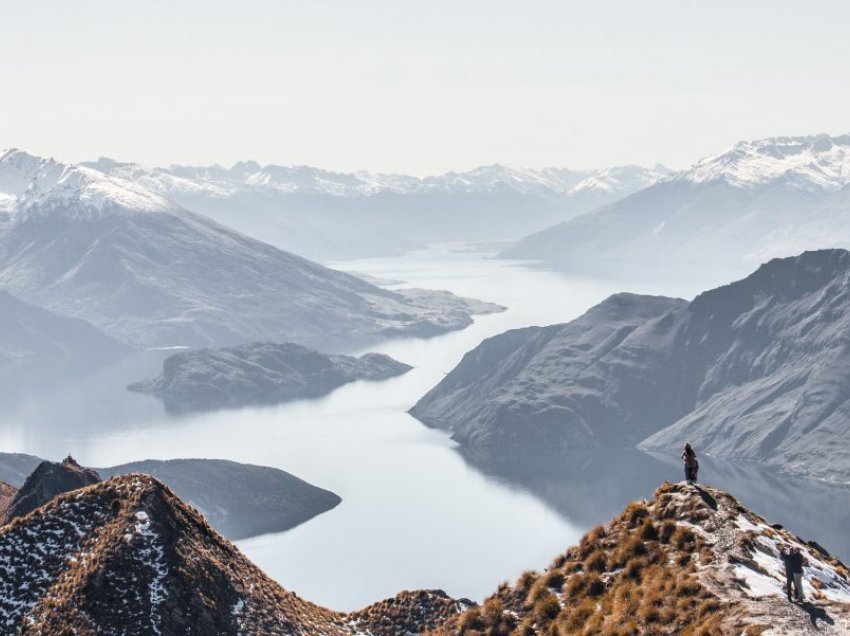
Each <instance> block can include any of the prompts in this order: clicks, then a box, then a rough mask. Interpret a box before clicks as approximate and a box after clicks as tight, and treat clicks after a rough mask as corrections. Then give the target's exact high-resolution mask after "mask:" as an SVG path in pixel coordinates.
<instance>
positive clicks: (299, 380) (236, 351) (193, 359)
mask: <svg viewBox="0 0 850 636" xmlns="http://www.w3.org/2000/svg"><path fill="white" fill-rule="evenodd" d="M411 368H412V367H411V366H409V365H407V364H404V363H402V362H398V361H397V360H393V359H392V358H390V357H389V356H385V355H382V354H379V353H369V354H366V355H363V356H361V357H359V358H355V357H352V356H343V355H330V354H324V353H319V352H318V351H314V350H312V349H307V348H306V347H302V346H300V345H295V344H277V343H273V342H253V343H249V344H245V345H239V346H237V347H227V348H224V349H200V350H196V351H181V352H180V353H175V354H173V355H171V356H169V357H168V358H166V359H165V360H164V361H163V363H162V374H161V375H159V376H158V377H156V378H154V379H153V380H147V381H143V382H137V383H135V384H131V385H130V386H128V387H127V388H128V389H129V390H130V391H136V392H139V393H149V394H151V395H155V396H157V397H159V398H161V399H162V400H163V402H164V403H165V406H166V408H167V409H168V410H170V411H173V412H188V411H198V410H200V411H203V410H213V409H220V408H235V407H240V406H248V405H252V404H255V405H263V404H277V403H279V402H285V401H287V400H295V399H299V398H309V397H318V396H321V395H325V394H327V393H330V392H331V391H333V390H334V389H336V388H338V387H340V386H342V385H344V384H348V383H349V382H354V381H355V380H385V379H387V378H391V377H394V376H397V375H401V374H402V373H406V372H407V371H409V370H410V369H411Z"/></svg>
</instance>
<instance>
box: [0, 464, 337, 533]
mask: <svg viewBox="0 0 850 636" xmlns="http://www.w3.org/2000/svg"><path fill="white" fill-rule="evenodd" d="M80 471H84V474H87V475H90V476H91V477H94V476H103V477H104V478H108V477H114V476H118V475H126V474H128V473H136V472H140V473H145V474H147V475H151V476H153V477H155V478H156V479H159V480H161V481H162V482H164V483H165V484H166V485H168V487H169V488H172V489H173V490H174V491H175V492H176V493H177V495H178V496H179V497H181V498H182V499H183V500H184V501H186V502H187V503H189V504H190V505H192V506H194V507H196V508H197V509H198V510H199V511H200V512H201V514H203V515H204V516H205V517H206V518H207V519H208V520H209V522H210V524H212V526H213V527H214V528H215V529H216V530H218V531H219V532H221V533H222V534H224V535H225V536H227V537H228V538H230V539H232V540H237V539H245V538H247V537H253V536H256V535H259V534H265V533H268V532H284V531H285V530H289V529H291V528H294V527H295V526H298V525H300V524H302V523H304V522H306V521H308V520H310V519H312V518H313V517H315V516H316V515H320V514H322V513H324V512H327V511H328V510H331V509H332V508H335V507H336V506H337V505H339V503H340V501H341V499H340V498H339V497H338V496H337V495H336V494H334V493H332V492H330V491H328V490H324V489H322V488H318V487H317V486H314V485H312V484H309V483H307V482H306V481H304V480H302V479H299V478H298V477H295V476H294V475H291V474H289V473H287V472H285V471H282V470H278V469H277V468H271V467H268V466H254V465H252V464H240V463H237V462H231V461H227V460H224V459H169V460H156V459H145V460H141V461H136V462H131V463H129V464H122V465H120V466H110V467H109V468H97V469H92V470H91V471H88V469H82V468H80V467H79V466H76V465H75V464H74V465H70V464H68V463H67V462H65V463H62V464H56V463H53V462H50V461H46V460H42V459H40V458H38V457H34V456H32V455H22V454H13V453H0V480H2V481H0V521H2V519H3V513H4V512H5V507H3V505H2V503H3V497H4V496H8V495H9V494H11V496H14V495H15V492H17V489H18V488H20V489H21V491H22V492H23V494H22V497H26V498H27V500H28V501H30V504H31V505H30V506H29V507H30V508H34V507H37V506H39V505H42V504H44V503H46V502H48V501H50V500H51V499H52V498H53V497H55V496H56V495H58V494H60V493H62V492H67V491H68V490H72V489H74V488H77V487H79V486H80V483H79V480H78V479H76V478H75V475H77V473H79V472H80ZM86 471H87V472H86ZM31 473H32V475H31ZM66 473H67V474H66ZM45 475H47V477H45ZM57 475H58V477H59V478H61V479H59V478H57ZM69 475H70V478H68V476H69ZM3 482H8V488H5V489H4V487H3ZM25 482H26V486H25ZM9 489H11V490H9ZM9 499H10V501H11V497H10V498H9ZM10 501H9V502H10ZM9 502H7V504H6V506H7V507H8V503H9Z"/></svg>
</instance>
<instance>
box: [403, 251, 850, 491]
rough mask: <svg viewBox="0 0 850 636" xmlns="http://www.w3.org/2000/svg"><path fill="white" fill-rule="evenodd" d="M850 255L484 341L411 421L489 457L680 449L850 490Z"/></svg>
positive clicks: (831, 254)
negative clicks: (587, 449) (845, 484)
mask: <svg viewBox="0 0 850 636" xmlns="http://www.w3.org/2000/svg"><path fill="white" fill-rule="evenodd" d="M848 332H850V253H848V252H846V251H844V250H822V251H817V252H806V253H804V254H802V255H801V256H798V257H793V258H786V259H775V260H772V261H770V262H769V263H767V264H766V265H763V266H762V267H760V268H759V269H758V270H757V271H756V272H755V273H753V274H751V275H750V276H748V277H747V278H745V279H743V280H741V281H738V282H736V283H733V284H731V285H726V286H724V287H720V288H718V289H714V290H712V291H709V292H705V293H703V294H700V295H699V296H697V297H696V298H695V299H694V300H693V301H692V302H690V303H688V302H686V301H683V300H677V299H671V298H661V297H651V296H638V295H632V294H618V295H616V296H613V297H611V298H609V299H608V300H606V301H604V302H603V303H601V304H600V305H598V306H596V307H594V308H592V309H591V310H589V311H588V312H587V313H586V314H585V315H584V316H581V317H580V318H578V319H576V320H574V321H573V322H571V323H567V324H563V325H553V326H551V327H532V328H528V329H520V330H514V331H509V332H507V333H505V334H502V335H500V336H496V337H494V338H490V339H489V340H485V341H484V342H483V343H482V344H481V345H480V346H479V347H477V348H476V349H474V350H472V351H471V352H469V353H467V354H466V355H465V356H464V358H463V360H462V361H461V362H460V364H459V365H458V366H457V367H456V368H455V369H454V370H453V371H452V372H451V373H449V374H448V375H447V376H446V377H445V379H444V380H442V381H441V382H440V383H439V384H438V385H437V386H436V387H435V388H434V389H432V390H431V391H430V392H429V393H428V394H427V395H425V396H424V397H423V398H422V399H421V400H420V401H419V402H418V403H417V404H416V405H415V406H414V407H413V409H412V410H411V413H412V414H413V415H414V416H415V417H417V418H419V419H420V420H422V421H423V422H425V423H427V424H429V425H432V426H439V427H441V428H446V429H448V430H450V431H451V432H452V433H453V437H454V438H455V439H457V440H458V441H460V442H461V443H464V444H468V445H472V446H476V445H480V446H487V447H491V448H501V449H505V448H509V447H513V446H517V447H521V446H526V447H552V446H555V447H558V446H560V447H581V446H612V445H613V446H629V445H634V444H637V443H639V442H641V441H642V440H643V439H644V438H646V437H649V439H647V440H646V441H645V442H643V444H642V446H643V447H645V448H664V449H670V448H678V447H679V446H681V445H682V444H683V443H684V442H685V441H690V442H691V443H694V444H695V445H696V448H697V449H698V451H700V452H706V453H710V454H712V455H715V456H718V457H725V458H736V459H746V460H751V461H758V462H761V463H763V464H766V465H768V466H771V467H773V468H779V469H781V470H784V471H789V472H795V473H802V474H806V475H810V476H816V477H820V478H825V479H829V480H835V481H850V453H848V452H846V451H845V450H844V449H846V448H848V441H850V438H848V435H850V428H848V427H847V426H846V422H847V420H848V419H850V371H848V370H850V346H848V344H847V337H846V334H847V333H848Z"/></svg>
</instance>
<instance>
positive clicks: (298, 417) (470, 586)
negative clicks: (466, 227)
mask: <svg viewBox="0 0 850 636" xmlns="http://www.w3.org/2000/svg"><path fill="white" fill-rule="evenodd" d="M331 265H332V266H333V267H335V268H336V269H341V270H345V271H357V272H365V273H367V274H371V275H374V276H377V277H380V278H384V279H392V280H395V281H404V283H402V284H399V286H416V287H430V288H434V289H449V290H451V291H453V292H454V293H456V294H461V295H466V294H470V293H472V292H473V291H475V293H476V296H477V297H480V298H483V299H486V300H490V301H493V302H498V303H500V304H502V305H504V306H506V307H508V309H507V311H505V312H502V313H495V314H490V315H486V316H479V317H477V318H476V319H475V322H474V323H473V324H472V325H471V326H470V327H468V328H467V329H464V330H461V331H455V332H452V333H449V334H445V335H442V336H438V337H436V338H430V339H418V338H396V339H392V340H389V341H386V342H384V343H382V344H380V345H379V346H377V347H370V348H369V349H368V350H376V351H379V352H381V353H384V354H386V355H389V356H390V357H392V358H394V359H396V360H398V361H400V362H404V363H406V364H410V365H412V366H413V367H414V368H413V369H412V370H410V371H409V372H407V373H406V374H404V375H402V376H399V377H396V378H392V379H389V380H385V381H380V382H374V383H371V382H354V383H352V384H349V385H346V386H343V387H341V388H339V389H337V390H335V391H334V392H333V393H331V394H330V395H327V396H325V397H321V398H318V399H311V400H299V401H295V402H290V403H286V404H282V405H279V406H272V407H266V408H253V407H252V408H243V409H239V410H229V411H222V412H216V413H204V414H195V415H186V416H180V417H174V416H170V415H168V414H167V413H166V412H165V410H164V408H163V406H162V404H161V403H160V402H159V401H158V400H156V399H154V398H152V397H150V396H146V395H139V394H134V393H130V392H127V391H126V390H125V386H126V385H127V384H129V383H131V382H134V381H138V380H139V379H142V378H146V377H153V376H155V375H157V374H158V373H159V372H160V370H161V365H162V360H163V359H164V358H166V357H167V356H168V355H170V354H171V353H172V352H169V351H151V352H140V353H134V354H131V355H130V356H129V357H127V358H124V359H123V360H122V361H120V362H117V363H116V362H110V363H109V364H108V365H106V366H105V367H104V366H97V365H94V366H93V368H89V369H87V370H86V369H79V368H74V369H73V370H71V371H67V372H64V373H63V372H62V367H61V366H57V367H55V368H53V369H52V372H53V373H54V374H55V379H54V380H53V381H51V386H50V390H49V391H48V392H47V393H45V392H44V391H41V388H43V387H39V390H38V391H37V390H36V386H37V383H34V382H33V381H31V380H28V379H27V374H26V373H23V372H21V373H18V374H16V375H15V377H7V378H5V380H4V381H5V382H6V384H5V386H8V387H10V389H11V390H10V394H11V395H12V396H14V397H13V398H12V399H11V400H9V401H6V402H4V404H3V405H2V406H0V409H2V410H0V419H2V421H3V422H4V426H3V429H2V433H0V435H2V438H0V439H2V443H3V444H4V448H5V449H8V450H27V451H28V452H33V453H36V454H39V455H42V456H46V457H62V456H64V455H65V454H67V453H68V452H69V451H70V452H72V453H73V455H74V456H75V457H77V458H78V459H79V460H80V461H81V462H83V463H85V464H86V465H93V466H104V465H113V464H120V463H125V462H130V461H134V460H137V459H139V458H140V457H151V458H158V459H169V458H178V457H203V456H205V457H220V458H226V459H230V460H234V461H239V462H247V463H252V464H257V465H265V466H274V467H277V468H280V469H282V470H285V471H288V472H291V473H293V474H295V475H298V476H299V477H301V478H303V479H305V480H307V481H308V482H310V483H314V484H318V485H321V486H322V487H324V488H327V489H329V490H331V491H333V492H335V493H337V494H338V495H339V496H340V497H341V498H342V503H341V504H340V505H339V506H337V507H336V508H334V509H333V510H331V511H329V512H326V513H324V514H323V515H320V516H319V517H316V518H314V519H312V520H311V521H309V522H307V523H305V524H303V525H301V526H299V527H297V528H294V529H293V530H290V531H288V532H285V533H278V534H270V535H264V536H260V537H256V538H253V539H247V540H243V541H240V542H239V546H240V548H241V549H242V550H243V551H244V552H245V554H246V555H247V556H248V557H249V558H250V559H251V560H252V561H254V562H255V563H257V564H258V565H259V566H260V567H261V568H262V569H263V570H264V571H265V572H267V573H268V574H269V575H270V576H271V577H273V578H274V579H275V580H277V581H278V582H280V583H281V584H282V585H284V586H285V587H286V588H287V589H292V590H295V591H297V592H298V593H299V594H301V595H303V596H304V597H305V598H309V599H311V600H313V601H316V602H319V603H322V604H324V605H327V606H329V607H331V608H333V609H339V610H346V609H357V608H360V607H363V606H365V605H367V604H369V603H372V602H374V601H375V600H377V599H380V598H388V597H391V596H393V595H395V594H396V593H398V592H399V590H402V589H421V588H434V587H438V588H441V589H445V590H446V592H448V593H449V594H450V595H451V596H453V597H455V598H460V597H469V598H472V599H473V600H481V598H483V595H485V594H489V593H490V592H492V590H493V589H494V588H495V586H496V585H497V584H498V583H499V582H500V581H502V580H507V579H511V580H512V579H514V578H515V577H517V576H518V575H519V574H520V573H521V572H522V571H524V570H526V569H528V568H529V567H543V566H544V565H545V564H546V563H547V562H548V561H549V560H550V559H551V556H552V555H553V554H557V553H558V552H559V551H561V550H562V549H563V548H564V546H566V545H569V544H571V543H573V542H575V541H576V540H577V539H578V538H579V537H580V536H581V534H582V533H583V532H584V531H585V530H586V529H587V528H589V527H591V526H593V525H596V524H597V523H599V522H600V521H601V520H603V519H606V518H608V517H610V516H612V515H614V514H616V513H617V512H618V511H619V510H621V509H622V508H623V506H625V505H626V504H627V503H628V502H629V501H631V500H633V499H635V498H640V497H647V496H649V495H651V493H652V491H653V490H654V489H655V488H656V487H657V486H658V485H659V484H660V483H661V482H662V481H663V480H665V479H670V480H678V479H679V478H680V474H681V467H680V462H679V459H678V453H675V452H674V453H664V454H661V455H651V454H647V453H644V452H641V451H637V450H631V451H627V450H624V451H596V452H594V453H593V454H588V453H586V452H584V453H569V452H565V453H555V454H552V455H546V454H539V453H538V454H532V455H531V456H530V457H526V458H523V457H521V456H516V457H494V456H492V455H490V456H488V455H487V454H486V453H477V452H468V451H466V450H464V449H462V448H458V447H457V445H456V444H455V443H454V442H452V441H450V440H449V439H448V436H447V435H446V434H445V433H444V432H442V431H436V430H430V429H427V428H425V427H423V426H422V425H421V424H420V423H419V422H417V421H416V420H415V419H413V418H412V417H411V416H410V415H408V414H407V412H406V411H407V410H408V409H410V407H411V406H413V404H414V403H415V402H416V401H417V400H419V399H420V398H421V397H422V396H423V395H424V394H425V393H426V392H427V391H428V390H430V389H431V388H432V387H433V386H434V385H436V384H437V382H438V381H439V380H440V379H441V378H442V377H444V375H445V374H446V373H448V372H449V371H451V369H452V368H454V366H455V365H456V364H457V363H458V362H459V361H460V359H461V357H462V356H463V355H464V354H465V353H466V352H467V351H469V350H471V349H473V348H474V347H475V346H476V345H477V344H478V343H479V342H480V341H481V340H482V339H483V338H485V337H489V336H494V335H497V334H499V333H502V332H503V331H505V330H507V329H510V328H514V327H525V326H527V325H529V324H553V323H557V322H563V321H565V320H569V319H572V318H576V317H578V316H579V315H580V314H581V313H583V312H584V311H585V310H586V309H587V308H589V307H591V306H593V305H595V304H597V303H598V302H600V301H602V300H603V299H604V298H606V297H607V296H609V295H610V294H612V293H614V292H618V291H622V290H623V289H624V286H623V285H622V284H620V283H619V282H617V281H605V280H594V279H591V278H585V277H578V276H573V277H569V276H564V275H561V274H556V273H550V272H545V271H541V270H537V269H533V268H529V267H527V264H526V263H523V262H510V261H508V262H505V261H501V260H494V259H492V258H489V255H487V254H479V253H474V252H448V251H429V252H418V253H413V254H409V255H407V256H406V257H404V258H394V257H387V258H375V259H366V260H358V261H346V262H337V263H331ZM632 291H635V292H643V293H653V294H668V295H673V296H679V297H685V298H687V297H691V296H692V295H694V294H696V293H697V292H699V291H702V288H701V287H697V286H696V285H693V286H691V287H688V286H677V285H665V284H661V283H658V284H656V285H646V286H643V287H641V288H633V289H632ZM365 352H366V349H362V350H359V349H353V350H351V351H349V352H348V353H351V354H355V355H359V354H361V353H365ZM32 373H33V374H36V375H37V377H42V376H41V374H40V373H36V372H35V371H33V372H32ZM59 411H61V412H62V413H63V417H62V418H61V420H57V419H56V417H55V413H57V412H59ZM698 450H699V449H698ZM612 467H616V469H612ZM703 472H704V477H705V480H706V481H707V482H708V483H711V484H713V485H716V486H718V487H721V488H725V489H728V490H730V491H731V492H733V493H735V495H736V496H737V497H739V498H740V499H741V501H742V502H743V503H744V504H745V505H748V506H750V507H751V508H752V509H753V510H755V511H756V512H759V513H760V514H764V515H766V516H769V517H771V518H772V519H774V520H776V521H781V522H782V523H783V524H785V525H786V527H788V528H789V529H791V530H792V531H795V532H798V533H799V534H801V536H805V537H812V538H817V539H818V541H819V542H820V543H822V544H823V545H825V546H826V547H827V548H828V549H830V550H831V551H833V552H834V553H835V554H837V555H838V556H839V557H842V558H846V557H847V556H848V555H850V543H848V542H847V538H846V535H845V532H844V528H845V527H846V524H847V523H848V522H850V519H848V518H847V515H846V511H847V510H850V492H848V490H846V489H845V488H843V487H840V486H829V485H826V484H820V483H818V482H812V481H809V480H804V479H797V478H788V477H776V476H775V475H774V474H773V473H771V472H769V471H765V470H763V469H760V468H759V467H758V466H753V465H749V464H742V465H735V464H730V463H727V462H713V461H712V460H711V459H710V458H703ZM800 501H805V502H806V503H807V504H811V505H807V506H806V507H802V508H801V507H798V506H797V502H800ZM475 502H487V503H486V505H479V504H476V503H475ZM530 537H534V540H533V541H532V540H530ZM352 544H356V545H358V550H357V551H352V550H351V549H350V547H349V546H350V545H352ZM400 564H403V565H400ZM364 572H368V576H366V575H364Z"/></svg>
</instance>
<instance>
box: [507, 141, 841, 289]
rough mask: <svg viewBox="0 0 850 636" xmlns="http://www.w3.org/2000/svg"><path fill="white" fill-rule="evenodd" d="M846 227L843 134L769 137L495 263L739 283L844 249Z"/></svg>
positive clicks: (539, 236)
mask: <svg viewBox="0 0 850 636" xmlns="http://www.w3.org/2000/svg"><path fill="white" fill-rule="evenodd" d="M848 221H850V135H844V136H838V137H829V136H827V135H818V136H812V137H777V138H771V139H764V140H759V141H748V142H741V143H738V144H736V145H735V146H733V147H732V148H730V149H728V150H726V151H724V152H722V153H720V154H717V155H712V156H709V157H706V158H705V159H702V160H700V161H699V162H697V163H696V164H694V165H693V166H692V167H691V168H689V169H687V170H685V171H682V172H680V173H676V174H674V175H671V176H669V177H667V178H665V179H662V180H660V181H659V182H658V183H655V184H654V185H651V186H649V187H648V188H645V189H643V190H641V191H638V192H635V193H634V194H632V195H630V196H628V197H626V198H623V199H621V200H619V201H616V202H614V203H611V204H610V205H606V206H603V207H600V208H599V209H598V210H594V211H592V212H590V213H588V214H585V215H582V216H579V217H577V218H574V219H572V220H570V221H567V222H565V223H562V224H559V225H556V226H553V227H550V228H548V229H545V230H543V231H541V232H538V233H536V234H532V235H530V236H528V237H526V238H525V239H523V240H521V241H520V242H519V243H517V244H516V245H515V246H513V247H512V248H510V249H508V250H506V251H505V252H504V254H503V255H504V256H507V257H518V258H532V259H539V260H543V261H546V262H548V263H550V264H552V265H554V266H557V267H561V268H567V269H578V268H588V267H593V268H596V269H598V268H599V267H604V268H607V269H609V270H611V271H613V272H615V273H622V272H626V271H631V272H634V271H635V270H636V269H637V270H641V271H644V272H645V271H651V272H653V273H658V272H663V271H665V270H666V271H667V272H668V273H669V272H681V271H682V269H683V267H687V266H692V267H694V268H697V267H698V268H701V269H703V270H706V271H712V270H715V271H717V272H718V273H719V275H720V276H729V275H741V274H743V273H744V272H745V271H748V270H749V269H751V268H752V267H753V266H755V265H756V264H757V263H759V262H762V261H764V260H766V259H768V258H772V257H776V256H788V255H791V254H795V253H799V252H800V251H803V250H806V249H817V248H823V247H850V223H848ZM721 272H722V273H721ZM713 282H719V279H718V280H715V281H713Z"/></svg>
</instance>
